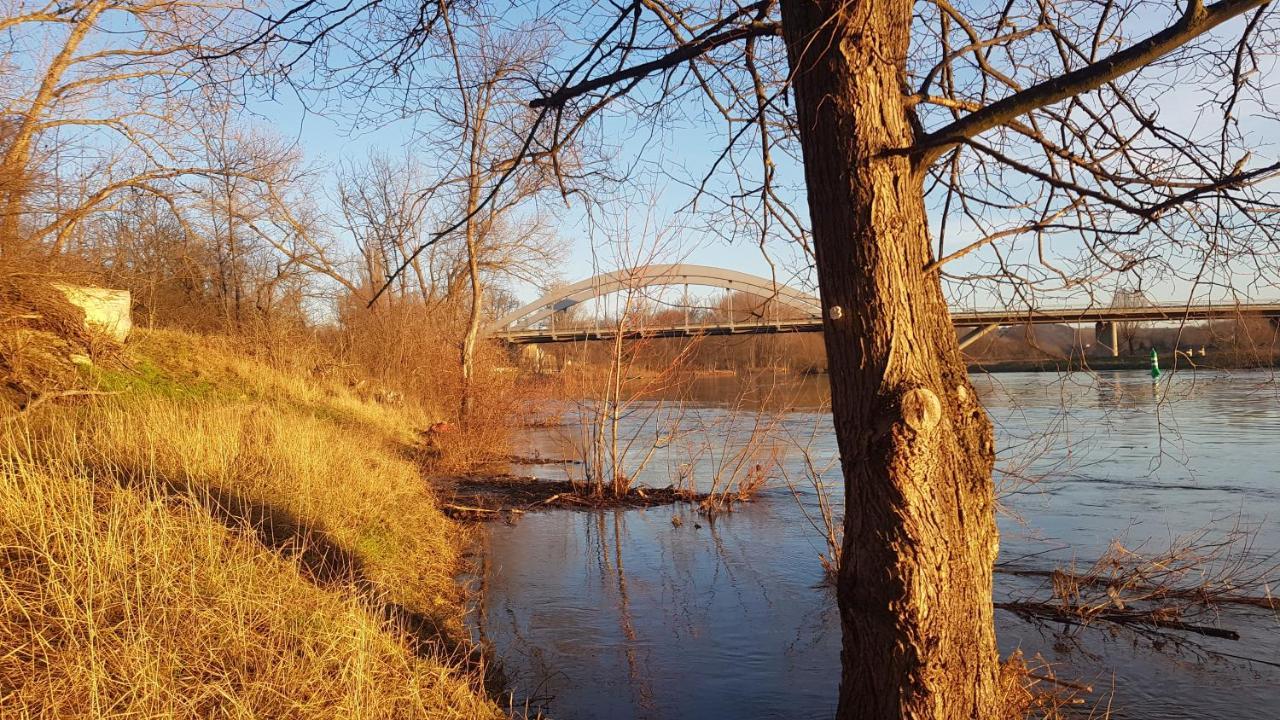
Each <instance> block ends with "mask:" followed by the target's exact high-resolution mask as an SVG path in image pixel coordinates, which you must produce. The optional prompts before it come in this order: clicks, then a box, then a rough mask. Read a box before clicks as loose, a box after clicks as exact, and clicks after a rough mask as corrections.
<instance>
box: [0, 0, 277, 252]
mask: <svg viewBox="0 0 1280 720" xmlns="http://www.w3.org/2000/svg"><path fill="white" fill-rule="evenodd" d="M247 17H249V15H248V13H247V12H246V11H245V10H244V8H243V6H240V5H237V4H235V3H230V4H228V3H221V2H200V1H198V0H197V1H196V2H189V3H181V4H177V5H175V4H170V3H155V2H145V1H135V0H83V1H79V0H78V1H75V2H69V3H56V2H51V3H48V4H45V5H40V4H39V3H36V4H30V3H24V2H16V1H9V2H5V3H3V4H0V31H2V32H3V33H4V38H5V39H4V40H3V41H0V68H5V72H4V73H3V74H2V75H0V117H2V118H3V124H4V126H5V130H4V131H3V132H0V176H4V177H5V178H6V180H5V182H4V183H3V186H0V225H2V226H3V227H0V232H3V234H4V235H5V236H6V237H17V236H18V233H19V230H21V234H22V235H23V236H24V237H26V238H27V239H28V240H29V241H30V242H32V243H40V244H44V245H47V246H48V247H49V248H50V249H52V250H53V251H54V252H59V251H61V250H63V249H65V247H66V244H67V242H68V240H69V238H70V237H71V236H72V235H73V234H74V233H75V232H76V230H77V228H78V227H80V225H81V223H82V222H83V221H84V220H85V219H86V218H87V217H89V216H91V215H92V214H93V213H95V212H99V211H101V210H104V209H109V208H110V207H111V205H112V203H113V202H114V201H115V200H116V199H117V198H118V197H119V196H120V194H121V193H122V192H125V191H132V192H145V193H148V194H152V195H155V196H157V197H161V198H165V199H172V197H173V195H174V194H175V193H177V192H180V191H181V188H180V187H178V186H179V185H180V182H181V180H182V179H183V178H187V177H210V176H214V175H219V174H222V173H223V171H224V170H225V168H221V167H213V166H209V165H207V164H206V163H205V162H204V160H206V159H207V157H206V156H205V155H204V154H203V152H202V150H203V148H202V145H201V143H200V137H201V133H200V129H201V128H202V126H203V124H205V123H208V122H209V120H210V119H211V118H213V119H215V122H214V124H216V118H217V116H218V115H219V114H220V113H223V114H224V113H225V112H226V110H227V105H226V103H225V100H224V96H225V95H226V91H227V90H228V84H233V81H234V79H235V77H236V75H237V73H239V72H241V70H242V68H243V67H244V63H246V62H252V58H251V57H250V56H249V55H247V54H245V55H239V56H228V57H226V58H224V59H223V60H221V61H218V62H216V63H200V62H198V61H197V58H198V57H199V56H201V55H202V54H204V53H206V52H208V51H209V50H210V49H211V47H210V45H209V44H208V43H210V42H211V37H212V33H213V31H214V30H215V28H227V27H234V26H236V24H237V23H238V22H239V21H240V19H241V18H247ZM197 75H198V76H199V77H197Z"/></svg>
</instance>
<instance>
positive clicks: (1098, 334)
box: [1093, 322, 1120, 357]
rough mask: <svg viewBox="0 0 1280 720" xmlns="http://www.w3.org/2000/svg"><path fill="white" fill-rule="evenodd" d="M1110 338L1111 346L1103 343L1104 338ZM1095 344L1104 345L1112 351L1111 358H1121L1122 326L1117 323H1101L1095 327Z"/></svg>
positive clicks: (1095, 324)
mask: <svg viewBox="0 0 1280 720" xmlns="http://www.w3.org/2000/svg"><path fill="white" fill-rule="evenodd" d="M1107 336H1109V337H1110V340H1111V341H1110V344H1108V343H1102V339H1103V338H1104V337H1107ZM1093 340H1094V342H1098V343H1102V344H1103V347H1107V348H1110V349H1111V357H1120V325H1119V323H1115V322H1100V323H1094V325H1093Z"/></svg>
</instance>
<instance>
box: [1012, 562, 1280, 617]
mask: <svg viewBox="0 0 1280 720" xmlns="http://www.w3.org/2000/svg"><path fill="white" fill-rule="evenodd" d="M995 571H996V572H998V573H1003V574H1005V575H1018V576H1021V577H1042V578H1049V579H1052V578H1054V577H1065V578H1068V579H1070V580H1071V581H1072V582H1074V583H1075V584H1076V585H1080V586H1084V587H1097V588H1105V587H1109V586H1111V585H1113V584H1115V583H1116V580H1115V579H1113V578H1108V577H1104V576H1095V575H1083V574H1078V573H1069V572H1066V571H1064V570H1033V569H1029V568H1012V567H1008V566H1001V565H997V566H996V568H995ZM1125 585H1126V588H1127V589H1128V590H1130V591H1134V592H1139V593H1141V594H1142V595H1143V597H1144V599H1147V600H1166V599H1167V600H1192V601H1195V602H1199V603H1202V604H1205V605H1224V604H1225V605H1247V606H1250V607H1258V608H1263V609H1265V610H1280V598H1275V597H1271V596H1267V595H1243V594H1236V593H1232V592H1229V591H1223V590H1219V589H1208V588H1203V587H1199V588H1176V587H1157V586H1154V585H1146V584H1141V583H1134V582H1132V581H1126V582H1125Z"/></svg>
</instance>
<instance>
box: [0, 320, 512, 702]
mask: <svg viewBox="0 0 1280 720" xmlns="http://www.w3.org/2000/svg"><path fill="white" fill-rule="evenodd" d="M286 365H287V364H285V365H282V364H281V363H271V362H267V361H265V360H262V359H255V358H253V357H250V356H248V355H246V354H245V352H244V351H243V350H241V349H238V348H237V346H236V345H235V344H234V343H232V342H231V341H228V340H222V339H219V338H212V337H204V336H197V335H191V334H185V333H179V332H170V331H154V332H147V333H137V334H135V338H134V339H131V340H130V342H129V344H128V346H127V347H126V348H125V349H124V350H123V352H122V353H121V354H120V357H118V358H117V359H115V360H112V361H110V362H106V363H100V364H98V365H95V366H93V367H91V368H88V369H84V368H82V369H81V370H80V371H79V372H80V373H81V374H82V378H81V388H82V390H80V391H76V392H77V393H83V392H86V391H87V392H91V393H98V394H73V393H60V394H57V395H52V394H51V395H50V396H49V397H48V398H47V401H44V402H32V403H28V405H27V406H26V410H25V411H23V412H20V413H17V414H11V415H9V416H8V417H7V418H6V419H4V420H3V421H0V423H2V424H0V646H3V647H4V648H6V652H5V653H3V654H0V705H2V706H3V707H5V708H6V709H7V711H11V712H14V713H15V714H16V715H19V716H31V717H36V716H39V717H46V716H47V717H55V716H56V717H69V716H92V717H123V716H138V717H190V718H197V717H211V716H228V717H232V716H234V717H333V718H374V717H376V718H414V717H424V718H425V717H431V718H486V717H501V716H502V713H501V712H500V711H499V709H498V707H497V706H496V705H495V704H494V703H493V702H491V701H490V700H489V699H488V698H487V697H486V695H485V693H484V690H483V687H482V668H481V667H480V666H481V665H482V663H481V662H480V661H479V660H478V659H477V655H476V653H474V652H473V651H472V649H471V648H470V647H469V646H468V644H467V643H466V641H465V637H466V634H465V631H464V629H463V626H462V622H461V618H462V600H463V598H462V593H461V591H460V590H459V588H458V587H457V585H456V584H455V581H454V577H455V574H456V572H457V571H458V569H459V566H460V562H461V552H462V545H463V544H464V543H465V542H466V540H467V538H466V532H465V531H464V529H463V528H462V527H460V526H459V525H458V524H456V523H454V522H452V521H450V520H449V519H447V518H446V517H445V516H444V515H443V514H442V513H441V512H440V510H439V507H438V505H437V502H436V498H435V497H434V496H433V494H432V493H431V491H430V490H429V488H428V486H427V484H426V483H425V482H424V481H423V479H422V471H421V463H420V460H421V455H422V453H423V452H425V448H423V447H422V445H421V442H420V439H421V437H420V435H419V434H418V433H417V432H416V429H418V428H422V427H425V424H424V423H426V422H428V421H429V418H425V417H422V416H421V414H420V413H419V412H417V411H415V410H414V409H412V408H410V407H407V406H404V405H402V404H399V403H397V402H395V401H394V398H392V399H391V400H390V401H388V400H387V399H386V398H383V399H382V400H383V402H378V401H377V400H376V399H374V398H365V397H361V394H360V393H358V392H357V391H356V390H353V389H352V388H350V387H349V385H348V384H345V383H339V382H337V381H332V380H326V379H325V378H323V377H319V376H318V375H317V374H316V373H314V372H309V371H305V370H303V369H301V368H297V367H293V368H290V367H287V366H286Z"/></svg>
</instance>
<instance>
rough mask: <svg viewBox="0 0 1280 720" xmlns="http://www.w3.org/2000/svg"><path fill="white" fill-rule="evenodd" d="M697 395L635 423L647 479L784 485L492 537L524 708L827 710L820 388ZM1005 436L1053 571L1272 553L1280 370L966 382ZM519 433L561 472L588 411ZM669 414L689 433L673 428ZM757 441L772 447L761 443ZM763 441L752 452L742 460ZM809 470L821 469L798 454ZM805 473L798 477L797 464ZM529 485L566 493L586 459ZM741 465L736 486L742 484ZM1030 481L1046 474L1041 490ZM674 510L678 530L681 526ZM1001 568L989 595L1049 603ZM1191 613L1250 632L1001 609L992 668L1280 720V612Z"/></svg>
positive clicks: (1103, 692) (1143, 703)
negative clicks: (1127, 557) (1077, 622)
mask: <svg viewBox="0 0 1280 720" xmlns="http://www.w3.org/2000/svg"><path fill="white" fill-rule="evenodd" d="M824 382H825V379H816V380H814V381H807V382H790V383H781V384H779V383H776V382H773V381H769V382H768V384H767V390H766V389H765V387H766V386H765V384H764V383H757V384H756V385H755V386H754V387H752V388H750V390H751V391H752V392H750V393H746V394H744V391H743V384H741V383H736V382H733V381H719V382H708V383H704V384H702V385H701V386H699V387H696V388H694V392H693V393H692V394H687V395H686V400H685V402H683V403H682V404H679V405H677V404H675V403H672V402H662V401H657V400H652V401H646V402H643V403H637V404H636V405H635V406H634V407H633V408H631V409H630V413H629V415H628V416H627V418H626V419H625V421H624V422H623V425H622V429H621V432H620V435H621V436H622V437H623V439H624V440H625V439H628V438H633V437H634V438H636V439H637V441H636V443H635V444H634V445H633V446H632V450H631V455H630V456H629V457H630V458H631V459H632V460H631V461H632V463H633V466H634V464H636V463H639V462H640V460H641V459H642V458H643V457H644V456H645V455H646V454H648V451H649V448H650V447H652V446H653V445H654V444H655V442H654V438H655V437H656V438H658V439H659V441H660V442H659V443H658V444H661V445H663V447H662V448H660V449H659V450H658V451H656V452H654V453H652V455H651V456H650V457H649V461H648V463H647V464H646V465H645V467H644V468H643V470H641V471H640V472H639V481H640V482H641V483H642V484H646V485H650V486H666V485H669V484H671V483H672V482H673V480H675V479H677V478H680V477H692V478H693V480H694V481H695V482H696V483H698V484H699V485H700V486H701V487H702V489H704V490H705V489H707V488H708V486H709V485H710V484H711V483H712V482H713V478H714V476H715V475H716V473H717V470H719V471H720V475H721V477H722V478H723V477H728V476H729V475H731V474H733V473H732V468H733V466H735V465H736V464H738V463H737V460H738V459H739V458H743V457H750V458H751V459H750V461H748V462H746V463H745V464H743V467H744V468H747V469H749V468H751V467H753V466H754V463H755V462H757V461H758V462H760V463H761V464H762V465H768V466H776V467H777V468H781V472H771V474H773V475H779V474H781V475H785V476H786V479H788V480H789V481H790V483H791V485H792V487H791V488H788V487H787V483H786V482H784V481H775V484H774V485H772V486H771V487H769V488H768V489H766V490H764V491H763V492H762V493H761V494H760V495H759V496H758V497H757V499H756V500H755V501H754V502H751V503H749V504H744V505H739V506H737V508H736V509H735V511H734V512H732V513H728V514H722V515H719V516H717V517H716V518H715V519H714V522H712V521H710V520H708V519H707V518H706V517H704V516H702V515H699V514H698V513H697V512H696V511H695V510H694V509H692V508H690V507H686V506H677V507H659V508H650V509H645V510H620V511H603V512H578V511H564V510H559V511H550V512H534V513H528V514H525V515H523V516H520V517H519V518H518V519H517V520H516V521H514V522H513V523H511V524H501V523H493V524H490V525H489V526H487V528H486V530H485V538H484V545H485V547H484V552H483V554H482V559H481V567H480V570H479V571H478V582H479V583H480V585H481V589H482V597H483V600H482V602H481V604H480V606H479V608H478V611H477V613H476V621H475V625H476V629H477V632H478V633H479V634H481V635H483V637H484V638H485V639H486V640H487V641H489V642H491V643H492V645H493V647H494V650H495V652H496V654H497V656H498V658H499V659H500V661H501V663H502V665H503V669H504V671H505V672H506V674H507V676H508V679H509V682H510V684H511V689H512V690H513V691H514V692H515V697H516V698H517V699H518V700H519V701H521V702H525V703H528V704H529V706H530V707H531V708H533V709H535V710H541V711H544V712H546V713H548V714H549V715H551V716H552V717H555V718H568V719H574V718H577V719H587V718H767V717H771V718H784V717H785V718H825V717H830V716H831V715H832V714H833V711H834V703H835V695H836V688H837V685H838V683H839V645H840V628H839V618H838V616H837V614H836V612H835V598H834V595H833V592H832V591H831V589H830V588H829V586H828V585H826V584H824V583H823V577H824V574H823V569H822V566H821V564H820V562H819V555H820V554H821V553H823V552H825V544H824V541H823V538H822V535H821V534H820V533H819V532H818V531H817V530H816V529H815V525H814V523H813V522H811V520H816V519H817V518H818V516H819V515H820V513H819V507H818V505H819V503H818V493H817V492H816V491H815V489H814V487H813V483H812V480H811V478H812V476H813V475H814V474H817V475H820V476H821V477H822V479H823V480H824V481H825V482H826V483H827V487H829V488H830V491H831V493H832V501H833V503H834V505H835V506H836V507H837V508H839V507H841V505H842V498H841V496H840V480H839V469H838V467H837V466H836V465H834V458H835V443H834V438H833V437H832V434H831V431H830V420H829V417H828V416H827V414H826V413H825V412H824V410H823V403H822V399H823V398H822V384H823V383H824ZM974 382H975V385H977V387H978V389H979V392H980V394H981V396H982V398H983V401H984V404H985V405H986V407H987V410H988V412H989V413H990V414H991V416H992V418H993V420H994V422H995V423H996V426H997V433H998V437H999V447H1000V460H999V465H1000V471H999V472H998V478H997V480H998V487H999V488H1000V493H1001V502H1002V506H1003V511H1002V513H1001V515H1000V519H999V522H1000V529H1001V556H1000V560H1001V562H1002V563H1005V564H1006V565H1012V566H1016V567H1020V568H1030V569H1039V570H1049V569H1052V568H1053V567H1055V566H1057V565H1061V564H1064V563H1071V562H1074V563H1076V565H1077V566H1087V565H1089V564H1091V563H1092V562H1093V561H1094V560H1095V559H1097V558H1098V557H1099V555H1101V554H1102V553H1103V552H1105V551H1106V550H1107V548H1108V547H1109V546H1110V545H1111V544H1112V543H1113V542H1114V541H1119V542H1120V543H1122V545H1123V546H1124V547H1125V548H1128V549H1131V550H1133V551H1135V552H1141V553H1146V554H1155V553H1158V552H1159V551H1160V550H1163V549H1165V548H1168V547H1169V546H1170V545H1171V544H1175V543H1176V542H1177V539H1178V538H1180V537H1186V536H1187V535H1188V534H1194V533H1197V532H1199V531H1200V530H1201V529H1203V528H1211V530H1210V531H1209V536H1208V538H1214V537H1220V536H1222V535H1223V534H1224V533H1226V532H1227V531H1229V530H1231V529H1232V528H1236V529H1238V530H1239V531H1241V533H1242V534H1244V535H1246V536H1247V537H1246V541H1245V542H1243V543H1240V542H1237V543H1236V544H1233V545H1232V546H1231V549H1230V552H1231V553H1232V558H1233V559H1236V560H1241V561H1243V564H1246V565H1249V564H1253V565H1256V564H1258V563H1265V562H1266V561H1267V559H1268V558H1271V561H1272V562H1274V561H1275V560H1274V557H1272V556H1274V555H1275V554H1276V553H1277V552H1278V551H1280V522H1278V521H1280V449H1278V448H1280V386H1277V384H1276V383H1275V378H1273V376H1272V374H1271V373H1269V372H1259V371H1244V372H1233V373H1208V374H1206V373H1191V372H1186V371H1182V372H1179V373H1177V374H1176V375H1174V376H1166V378H1165V380H1164V381H1162V383H1161V384H1160V385H1158V386H1156V387H1153V385H1152V383H1151V381H1150V379H1149V378H1147V377H1145V376H1144V375H1142V374H1139V373H1136V372H1125V373H1116V374H1107V373H1099V374H1092V375H1090V374H1083V373H1080V374H1072V375H1054V374H1049V373H1021V374H1019V373H1010V374H1000V375H989V376H988V375H984V376H975V378H974ZM566 417H567V424H566V425H565V426H563V427H560V428H556V429H551V430H545V431H538V432H536V433H533V434H531V435H530V436H529V437H528V438H526V442H527V444H528V448H527V450H528V451H529V452H536V453H542V454H544V455H547V456H551V457H563V456H565V455H566V454H567V453H571V452H572V451H573V446H574V445H575V443H577V442H579V437H580V431H579V427H578V426H577V425H576V424H575V421H574V417H575V414H574V413H573V412H570V413H568V414H567V416H566ZM677 419H678V427H679V428H680V430H679V432H675V433H672V432H671V430H672V428H673V426H675V425H676V424H677V423H676V420H677ZM752 428H758V432H756V433H755V435H756V437H757V438H759V437H762V436H767V437H768V440H767V441H764V442H759V443H757V444H752V443H751V441H749V440H748V437H750V436H751V435H752V432H751V429H752ZM743 447H749V448H750V452H738V449H740V448H743ZM806 456H807V460H806ZM807 468H808V469H810V472H809V474H808V475H806V469H807ZM522 470H524V471H527V472H530V473H534V474H540V475H542V476H545V477H549V478H556V479H563V478H564V477H565V475H566V474H572V473H574V472H575V471H576V470H577V467H576V466H572V465H570V466H559V465H533V466H529V467H526V468H522ZM741 474H742V472H739V473H738V475H739V476H740V475H741ZM1029 480H1034V482H1029ZM673 516H678V517H679V518H680V519H681V521H682V522H681V524H680V525H679V526H678V527H677V526H675V525H674V524H673V522H672V518H673ZM1040 583H1041V581H1040V580H1038V579H1034V578H1028V577H1024V576H1019V575H1013V574H1008V573H997V575H996V594H997V599H998V600H1000V599H1007V598H1021V597H1040V598H1043V597H1046V593H1045V592H1044V591H1043V590H1042V589H1041V588H1040ZM1196 622H1199V623H1201V624H1206V625H1214V626H1219V627H1223V628H1230V629H1232V630H1236V631H1238V632H1239V633H1240V636H1241V638H1240V639H1239V640H1237V641H1232V640H1223V639H1215V638H1206V637H1201V636H1198V635H1176V634H1175V635H1173V636H1172V637H1165V636H1152V635H1147V634H1143V633H1134V632H1130V631H1125V630H1117V629H1115V628H1110V627H1102V626H1097V627H1094V626H1090V627H1086V628H1079V627H1074V628H1068V627H1064V626H1061V625H1055V624H1047V625H1046V624H1036V623H1031V622H1027V621H1024V620H1022V619H1020V618H1019V617H1017V616H1015V615H1013V614H1012V613H1009V612H1006V611H1001V610H997V612H996V624H997V633H998V638H999V644H1000V650H1001V654H1002V656H1003V655H1007V654H1008V653H1011V652H1013V651H1014V650H1018V649H1020V650H1021V651H1022V652H1023V653H1024V655H1025V656H1026V657H1028V658H1034V657H1036V656H1039V657H1041V658H1042V659H1043V660H1044V661H1046V662H1049V663H1051V664H1052V668H1053V671H1054V672H1055V673H1056V674H1057V675H1058V677H1061V678H1070V679H1073V680H1077V681H1081V682H1084V683H1088V684H1089V685H1091V686H1092V687H1093V688H1094V692H1093V694H1092V695H1090V696H1088V703H1087V704H1086V705H1084V706H1082V711H1083V712H1084V713H1086V714H1087V712H1088V711H1089V709H1090V707H1098V708H1105V707H1107V706H1109V707H1110V709H1111V713H1112V715H1111V716H1112V717H1114V718H1276V717H1280V668H1277V667H1276V666H1275V664H1274V663H1277V662H1280V617H1278V616H1277V615H1275V614H1274V613H1272V612H1271V611H1268V610H1265V609H1248V608H1230V609H1225V610H1223V611H1221V612H1220V613H1218V614H1215V615H1212V616H1208V617H1203V616H1202V617H1199V618H1197V619H1196Z"/></svg>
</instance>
